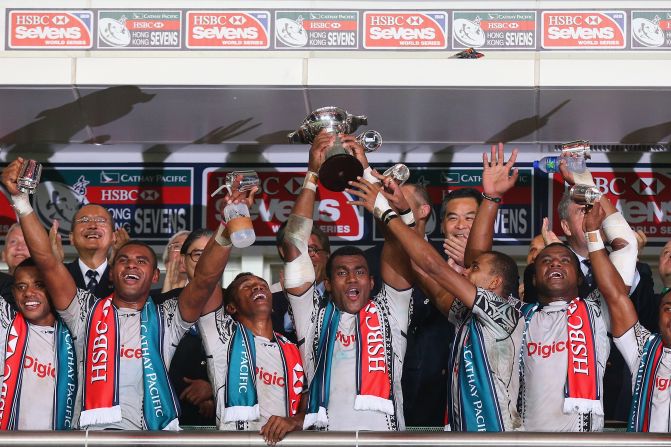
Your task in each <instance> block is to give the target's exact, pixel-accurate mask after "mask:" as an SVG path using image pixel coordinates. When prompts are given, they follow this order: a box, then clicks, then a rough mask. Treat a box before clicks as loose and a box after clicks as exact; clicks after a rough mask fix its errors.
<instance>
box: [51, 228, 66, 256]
mask: <svg viewBox="0 0 671 447" xmlns="http://www.w3.org/2000/svg"><path fill="white" fill-rule="evenodd" d="M58 226H59V222H58V219H54V220H53V222H51V228H50V229H49V242H51V251H52V252H53V253H54V256H56V258H57V259H58V260H59V261H60V262H63V259H65V254H64V253H63V241H62V240H61V235H60V234H58Z"/></svg>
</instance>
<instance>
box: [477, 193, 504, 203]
mask: <svg viewBox="0 0 671 447" xmlns="http://www.w3.org/2000/svg"><path fill="white" fill-rule="evenodd" d="M482 198H483V199H485V200H489V201H490V202H494V203H501V197H492V196H488V195H487V194H485V193H484V192H483V193H482Z"/></svg>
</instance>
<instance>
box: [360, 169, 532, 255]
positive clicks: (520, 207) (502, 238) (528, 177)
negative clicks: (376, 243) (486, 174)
mask: <svg viewBox="0 0 671 447" xmlns="http://www.w3.org/2000/svg"><path fill="white" fill-rule="evenodd" d="M409 167H410V172H411V174H410V179H409V180H408V182H409V183H417V184H421V185H424V187H426V189H427V191H428V193H429V196H430V197H431V202H432V204H433V209H432V213H431V217H430V218H429V221H428V223H427V226H426V233H427V236H428V238H429V239H430V240H433V241H440V240H442V239H444V236H443V234H442V231H441V227H440V224H441V220H442V219H441V214H440V213H441V207H442V203H443V199H444V198H445V196H446V195H447V194H448V193H449V192H450V191H452V190H455V189H461V188H474V189H477V190H478V191H482V164H480V167H476V164H473V165H471V166H467V167H463V168H457V167H453V166H437V167H434V166H432V167H429V168H425V167H424V166H422V168H419V167H413V166H409ZM381 169H384V168H381ZM518 169H519V173H520V174H519V177H518V179H517V183H516V184H515V186H514V187H513V188H512V189H511V190H510V191H509V192H508V193H507V194H506V197H505V198H504V200H503V202H502V203H501V206H500V207H499V212H498V216H497V218H496V222H495V224H494V238H495V239H496V241H497V242H528V241H530V240H531V239H532V238H533V236H534V234H533V223H534V221H533V219H534V217H533V216H534V199H533V195H534V194H533V192H534V176H533V169H532V168H518ZM378 170H380V169H378ZM380 172H381V170H380ZM369 217H370V218H371V219H372V216H369ZM373 228H374V236H373V239H374V240H382V239H384V238H383V236H382V235H381V234H380V232H379V230H378V229H377V226H375V225H374V226H373Z"/></svg>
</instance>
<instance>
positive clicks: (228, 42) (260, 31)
mask: <svg viewBox="0 0 671 447" xmlns="http://www.w3.org/2000/svg"><path fill="white" fill-rule="evenodd" d="M186 47H187V48H195V49H208V48H210V49H221V48H228V49H244V50H253V49H263V48H269V47H270V12H268V11H188V12H187V13H186Z"/></svg>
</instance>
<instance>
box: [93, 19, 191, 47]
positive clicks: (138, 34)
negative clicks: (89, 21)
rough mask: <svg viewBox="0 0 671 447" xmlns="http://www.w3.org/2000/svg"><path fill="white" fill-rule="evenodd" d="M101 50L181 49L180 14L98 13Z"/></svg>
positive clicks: (99, 45)
mask: <svg viewBox="0 0 671 447" xmlns="http://www.w3.org/2000/svg"><path fill="white" fill-rule="evenodd" d="M97 29H98V45H97V47H98V49H101V50H103V49H124V50H160V49H166V48H168V49H170V48H180V47H181V46H182V13H181V12H180V11H136V10H130V11H119V10H114V11H98V28H97Z"/></svg>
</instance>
